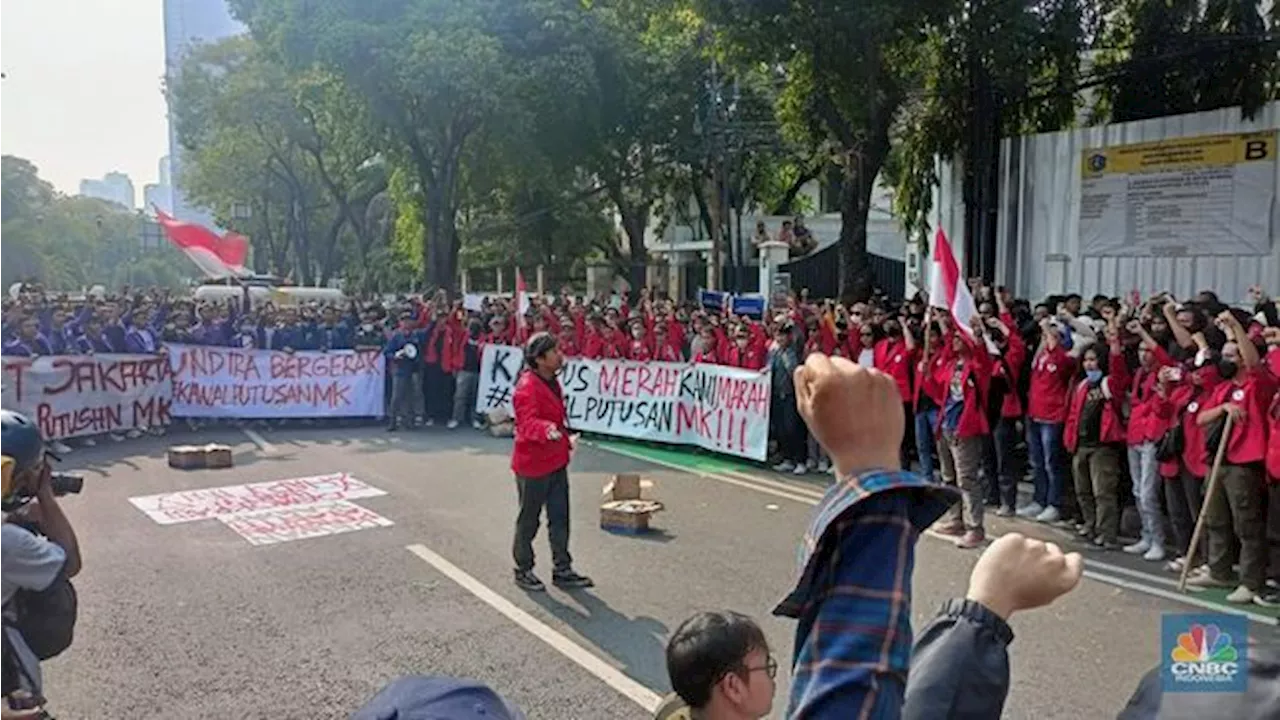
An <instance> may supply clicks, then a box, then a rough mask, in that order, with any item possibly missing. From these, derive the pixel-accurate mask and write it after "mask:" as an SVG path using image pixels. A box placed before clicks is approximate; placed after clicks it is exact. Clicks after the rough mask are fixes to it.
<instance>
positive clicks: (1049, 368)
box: [1017, 319, 1076, 522]
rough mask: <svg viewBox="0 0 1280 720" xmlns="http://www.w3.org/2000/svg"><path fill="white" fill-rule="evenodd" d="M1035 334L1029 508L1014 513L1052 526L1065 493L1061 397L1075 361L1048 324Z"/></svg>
mask: <svg viewBox="0 0 1280 720" xmlns="http://www.w3.org/2000/svg"><path fill="white" fill-rule="evenodd" d="M1040 334H1041V340H1040V348H1039V350H1037V351H1036V355H1035V358H1034V359H1033V360H1032V361H1031V387H1030V389H1029V390H1028V392H1027V422H1026V426H1027V459H1028V460H1029V461H1030V462H1031V473H1032V481H1033V483H1034V491H1033V492H1032V496H1031V503H1030V504H1028V505H1024V506H1023V507H1021V508H1018V512H1017V514H1018V516H1019V517H1026V518H1034V519H1037V520H1040V521H1042V522H1054V521H1056V520H1058V519H1059V518H1060V517H1061V516H1062V505H1063V501H1064V494H1065V492H1066V472H1065V469H1066V463H1065V458H1064V451H1063V446H1062V431H1063V427H1062V426H1063V423H1064V422H1065V421H1066V418H1067V394H1068V392H1069V390H1070V388H1071V383H1072V377H1073V376H1074V375H1075V371H1076V360H1075V358H1074V357H1072V356H1071V354H1070V353H1069V352H1068V351H1067V349H1066V348H1065V347H1063V339H1064V337H1069V335H1068V334H1067V333H1066V332H1065V331H1063V330H1061V329H1060V328H1059V327H1058V326H1057V325H1055V324H1054V323H1053V321H1051V320H1047V319H1046V320H1045V321H1043V322H1041V324H1040Z"/></svg>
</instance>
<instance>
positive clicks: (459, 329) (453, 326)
mask: <svg viewBox="0 0 1280 720" xmlns="http://www.w3.org/2000/svg"><path fill="white" fill-rule="evenodd" d="M466 347H467V329H466V328H464V327H463V326H462V320H461V319H460V318H458V317H457V316H456V315H450V316H449V320H448V321H447V323H446V333H445V344H444V357H442V358H441V359H440V369H441V370H444V371H445V372H447V373H449V374H450V375H452V374H454V373H456V372H459V371H461V370H462V365H463V363H464V362H465V361H466Z"/></svg>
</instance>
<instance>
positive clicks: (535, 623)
mask: <svg viewBox="0 0 1280 720" xmlns="http://www.w3.org/2000/svg"><path fill="white" fill-rule="evenodd" d="M406 549H407V550H408V551H409V552H411V553H413V554H414V555H417V556H418V557H419V558H422V560H423V561H425V562H426V563H427V564H428V565H430V566H431V567H433V568H435V569H436V570H438V571H439V572H440V573H441V574H442V575H444V576H445V577H447V578H449V579H450V580H452V581H454V582H455V583H457V584H458V585H460V586H462V589H463V590H466V591H467V592H469V593H471V594H472V595H474V596H476V597H477V598H478V599H480V600H481V601H482V602H484V603H485V604H486V605H488V606H489V607H491V608H493V609H494V610H497V611H498V612H500V613H502V614H503V615H505V616H506V618H507V619H508V620H510V621H511V622H514V623H515V624H516V625H519V626H520V627H522V628H524V629H525V630H527V631H528V632H530V633H531V634H533V635H534V637H537V638H538V639H539V640H541V641H543V642H545V643H546V644H548V645H550V646H551V647H552V649H554V650H555V651H556V652H559V653H560V654H561V655H564V656H565V657H567V658H569V659H570V660H572V661H573V662H575V663H577V664H578V666H579V667H581V668H582V669H583V670H586V671H587V672H589V673H591V674H592V675H595V676H596V677H597V678H599V679H600V680H601V681H603V682H604V683H605V684H606V685H608V686H609V687H611V688H613V689H614V690H617V691H618V692H619V693H621V694H622V695H624V696H625V697H627V698H629V699H630V700H631V701H633V702H635V703H636V704H637V705H639V706H640V707H641V708H643V709H644V710H645V711H646V712H650V713H652V712H654V711H656V710H657V709H658V706H659V705H661V704H662V696H661V695H659V694H658V693H656V692H654V691H653V690H650V689H649V688H647V687H645V686H644V685H641V684H640V683H638V682H636V681H635V680H633V679H631V678H630V677H628V676H627V675H626V674H625V673H623V672H622V671H621V670H619V669H617V668H615V667H614V666H612V665H610V664H608V663H606V662H605V661H604V660H601V659H600V658H599V657H597V656H596V655H594V654H593V653H591V652H589V651H587V650H586V649H584V648H583V647H582V646H580V645H578V644H577V643H575V642H573V641H572V640H570V639H569V638H567V637H565V636H564V635H562V634H561V633H560V632H558V631H556V630H555V629H554V628H552V627H551V626H549V625H547V624H546V623H544V622H542V621H541V620H538V619H537V618H535V617H534V616H532V615H530V614H529V613H527V612H525V611H524V610H521V609H520V608H518V607H516V605H515V604H514V603H512V602H511V601H510V600H507V599H506V598H504V597H502V596H501V595H499V594H498V593H496V592H494V591H493V590H490V589H489V588H488V587H487V586H486V585H484V583H481V582H480V581H479V580H477V579H475V578H474V577H472V576H470V575H468V574H467V573H466V572H465V571H463V570H462V569H461V568H459V567H458V566H457V565H454V564H453V563H451V562H449V561H448V560H445V559H444V558H443V557H440V556H439V555H437V554H436V553H435V552H434V551H432V550H431V549H430V548H428V547H427V546H425V545H409V546H408V547H407V548H406Z"/></svg>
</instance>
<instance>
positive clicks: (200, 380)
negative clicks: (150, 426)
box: [169, 345, 386, 418]
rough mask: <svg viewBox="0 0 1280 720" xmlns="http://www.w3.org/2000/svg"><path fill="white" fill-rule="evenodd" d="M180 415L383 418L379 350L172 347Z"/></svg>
mask: <svg viewBox="0 0 1280 720" xmlns="http://www.w3.org/2000/svg"><path fill="white" fill-rule="evenodd" d="M169 358H170V361H171V363H172V366H173V414H174V416H175V417H196V418H207V417H226V418H316V417H379V416H381V415H382V412H383V396H382V392H383V378H384V377H385V375H386V370H385V368H386V363H385V362H384V359H383V357H382V354H381V353H379V352H377V351H376V350H375V351H367V352H366V351H354V350H334V351H330V352H316V351H299V352H293V353H284V352H276V351H274V350H248V349H243V348H232V347H207V346H203V345H171V346H169Z"/></svg>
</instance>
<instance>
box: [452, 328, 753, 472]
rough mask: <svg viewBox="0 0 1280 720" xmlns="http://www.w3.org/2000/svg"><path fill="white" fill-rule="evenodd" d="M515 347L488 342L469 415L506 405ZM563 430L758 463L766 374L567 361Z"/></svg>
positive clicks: (518, 355)
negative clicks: (473, 409)
mask: <svg viewBox="0 0 1280 720" xmlns="http://www.w3.org/2000/svg"><path fill="white" fill-rule="evenodd" d="M522 360H523V354H522V352H521V350H520V348H516V347H510V346H506V345H487V346H485V349H484V357H483V359H482V361H481V366H480V382H479V388H478V391H477V393H476V412H479V413H482V414H483V413H486V412H489V411H490V410H493V409H495V408H499V407H501V408H505V409H507V410H508V411H510V410H511V409H512V406H511V394H512V391H513V390H514V388H515V382H516V378H517V376H518V375H519V373H520V368H521V364H522ZM560 386H561V390H562V392H563V393H564V398H565V409H566V411H567V413H568V416H569V427H571V428H573V429H575V430H583V431H586V432H593V433H599V434H602V435H616V436H618V437H626V438H633V439H637V440H651V441H656V442H667V443H676V444H682V445H696V446H698V447H702V448H706V449H708V450H714V451H716V452H722V453H726V454H729V455H738V456H741V457H747V458H751V459H753V460H764V459H765V454H766V452H767V451H768V444H769V400H770V395H771V392H770V391H771V386H770V373H769V371H768V370H767V369H766V370H762V371H756V370H742V369H739V368H731V367H724V366H721V365H706V364H681V363H655V362H647V363H635V362H630V361H627V360H585V359H582V358H572V359H570V360H568V361H567V362H566V363H565V366H564V369H563V370H562V371H561V374H560Z"/></svg>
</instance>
